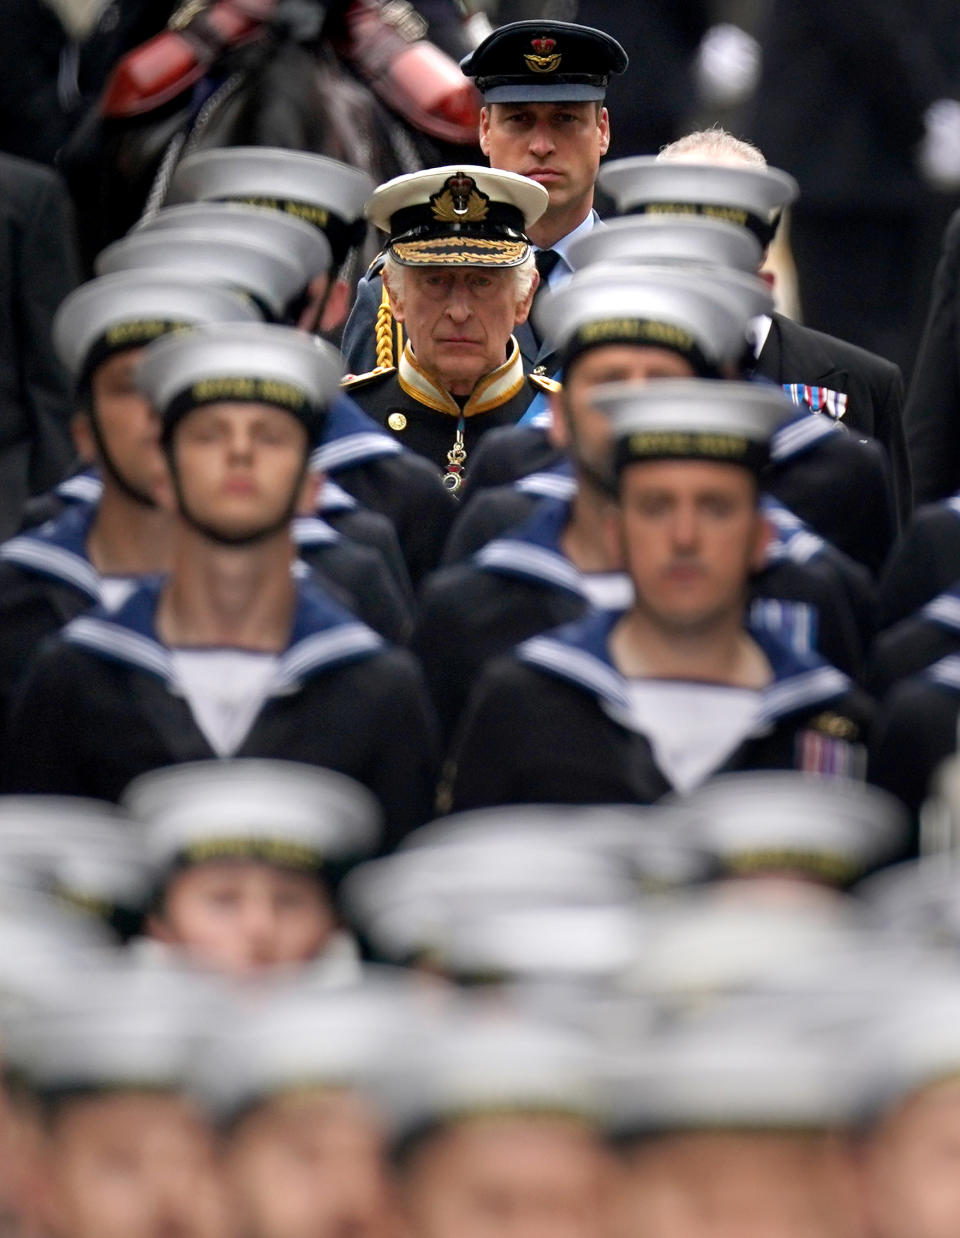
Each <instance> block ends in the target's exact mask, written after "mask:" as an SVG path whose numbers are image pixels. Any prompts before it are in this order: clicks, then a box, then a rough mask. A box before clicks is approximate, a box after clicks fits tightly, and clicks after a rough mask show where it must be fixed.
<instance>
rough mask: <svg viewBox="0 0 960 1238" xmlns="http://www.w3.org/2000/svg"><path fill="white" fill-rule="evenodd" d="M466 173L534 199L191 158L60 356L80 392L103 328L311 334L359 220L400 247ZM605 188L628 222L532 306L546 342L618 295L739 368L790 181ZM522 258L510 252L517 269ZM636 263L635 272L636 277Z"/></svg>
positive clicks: (271, 160) (413, 180) (672, 168)
mask: <svg viewBox="0 0 960 1238" xmlns="http://www.w3.org/2000/svg"><path fill="white" fill-rule="evenodd" d="M464 175H465V176H466V177H467V179H469V180H470V181H471V183H474V184H475V185H476V187H477V188H478V189H479V190H480V191H481V192H482V193H483V194H484V195H486V197H487V198H489V199H490V201H491V202H493V203H494V204H496V203H498V202H500V203H510V204H514V205H516V204H526V203H527V199H526V197H525V196H524V194H523V193H521V192H520V189H518V185H520V187H521V188H524V187H525V188H526V189H528V190H530V191H536V192H537V193H538V194H539V195H540V196H545V195H544V194H543V191H542V189H541V187H540V186H538V185H535V184H534V183H533V182H529V181H527V180H526V178H524V177H519V176H516V175H515V174H513V173H509V172H501V171H496V170H492V169H489V168H482V167H471V166H465V167H454V166H450V167H446V168H437V169H428V170H426V171H424V172H420V173H414V174H410V175H408V176H404V177H400V178H396V179H395V180H394V181H391V182H388V183H387V184H385V185H383V186H380V187H379V188H378V189H376V191H374V186H373V183H372V182H371V181H370V179H369V178H368V177H367V176H365V175H364V174H363V173H360V172H358V171H357V170H356V169H353V168H350V167H348V166H346V165H344V164H340V163H338V162H336V161H333V160H330V159H327V158H324V157H322V156H318V155H310V154H304V153H302V152H296V151H285V150H279V149H273V148H244V147H237V148H228V149H223V150H213V151H204V152H198V153H196V154H194V155H191V156H189V157H188V158H187V159H185V160H184V161H183V163H182V164H181V165H180V167H179V168H178V169H177V172H176V174H175V177H174V179H173V182H172V185H171V189H170V193H169V195H168V202H171V203H173V205H168V206H165V207H164V208H162V209H161V210H159V211H158V212H156V213H154V214H153V215H151V216H148V217H147V218H145V219H144V220H143V221H141V223H139V224H138V225H137V227H136V228H135V229H134V230H133V231H132V232H131V234H130V235H128V236H127V237H125V238H123V239H121V240H120V241H117V242H115V243H114V244H113V245H111V246H109V247H108V248H107V249H106V250H104V251H103V253H102V254H101V255H100V256H99V258H98V261H97V271H98V274H99V276H100V278H98V279H95V280H92V281H90V282H89V283H88V284H86V285H84V286H83V287H82V288H81V289H79V290H78V291H77V292H75V293H74V294H73V295H72V296H70V297H68V298H67V299H66V301H65V302H64V304H63V306H62V307H61V309H60V311H59V313H58V315H57V320H56V323H55V328H54V340H55V344H56V346H57V350H58V352H59V355H60V357H61V359H62V360H63V362H64V363H65V365H66V366H67V368H68V369H69V370H70V371H71V372H72V373H73V374H74V376H75V377H76V378H77V379H78V380H81V381H82V379H83V377H84V376H85V374H87V373H89V371H90V369H91V368H92V365H91V362H94V363H95V361H96V360H97V359H98V358H102V355H103V344H104V340H105V339H106V338H107V337H108V336H109V333H110V332H111V330H113V331H116V330H117V329H118V328H119V327H123V326H125V328H126V335H125V336H124V338H125V339H126V341H127V346H136V345H138V344H143V343H146V342H149V340H150V338H153V337H154V336H156V335H159V334H166V333H167V332H169V331H170V330H175V329H177V328H179V327H185V326H190V325H196V324H200V323H209V322H224V321H231V322H232V321H251V320H253V321H256V320H258V319H266V320H268V321H271V322H274V323H277V322H286V323H300V324H301V325H309V326H315V325H316V315H317V312H318V306H322V303H323V298H324V297H325V296H327V295H329V289H328V287H327V281H328V279H329V277H330V276H331V275H332V274H335V273H336V272H337V271H338V270H339V269H340V267H341V265H342V264H343V261H344V259H345V257H346V255H347V253H348V252H349V250H350V248H351V247H353V246H355V245H357V244H358V243H361V242H362V238H363V236H364V234H365V229H366V223H365V220H364V213H365V214H366V216H367V217H368V218H370V219H372V220H373V221H375V222H376V223H377V225H378V226H379V227H381V228H382V229H384V230H386V232H387V236H388V243H390V241H392V240H393V239H395V238H394V235H393V232H394V229H393V222H394V221H396V220H398V219H399V220H401V221H403V222H402V227H403V228H404V229H405V231H404V232H403V233H402V235H403V236H407V235H409V230H408V228H407V225H408V222H409V217H410V213H411V210H412V209H414V208H416V207H423V208H424V209H426V208H427V207H428V205H429V203H430V201H431V199H432V198H434V197H436V195H437V193H438V192H439V190H440V189H442V187H443V185H444V184H445V183H446V182H447V181H448V180H449V179H450V178H451V177H463V176H464ZM601 180H602V181H603V184H604V186H605V187H606V188H607V190H608V191H609V192H610V193H611V194H612V195H613V197H614V199H615V201H616V203H617V206H618V209H620V210H621V211H623V212H624V213H625V214H626V217H625V218H622V219H618V220H614V221H611V223H610V224H609V225H608V227H606V228H604V229H595V230H594V231H593V232H591V233H590V234H589V235H588V236H586V237H584V238H582V239H581V240H580V241H579V242H577V243H576V244H575V245H573V246H571V251H570V254H569V260H570V262H571V264H572V265H573V266H574V267H575V268H581V267H590V268H591V269H594V268H595V271H593V272H592V276H591V277H588V273H587V272H586V271H584V272H583V273H582V280H581V283H580V284H575V285H574V286H573V287H572V288H569V289H567V290H560V291H559V292H558V293H557V294H555V295H554V296H552V297H550V298H541V299H540V300H539V301H538V306H537V311H536V315H537V318H538V320H539V322H538V325H539V327H540V329H541V333H542V334H543V335H545V336H547V337H549V338H550V339H552V340H554V341H555V343H556V344H557V345H558V346H562V345H563V344H564V342H565V341H566V340H567V339H568V338H569V336H570V335H571V334H573V333H574V332H575V330H576V329H577V327H578V326H579V325H581V323H582V322H583V321H588V320H589V318H590V316H591V313H592V314H594V315H595V314H596V313H597V312H598V309H599V308H600V304H601V297H602V288H601V285H606V286H607V288H608V291H610V290H611V286H619V287H620V288H621V293H620V296H619V298H618V304H619V302H620V301H622V302H624V305H625V306H626V305H627V303H628V302H629V308H630V309H631V316H632V317H637V318H640V317H647V318H649V319H652V320H654V321H665V322H673V323H675V325H677V326H679V327H680V328H682V329H686V330H690V328H691V327H694V328H695V336H696V340H697V343H698V347H699V348H700V350H701V352H703V353H704V354H705V355H706V357H707V358H708V360H710V361H711V362H713V363H714V364H720V363H724V362H726V363H732V362H734V361H736V360H737V359H739V356H740V355H741V354H742V352H743V350H744V339H743V326H744V323H745V322H747V321H749V319H750V318H752V317H754V316H756V315H757V314H760V313H764V312H767V311H768V310H769V309H770V308H771V299H770V294H769V288H768V287H767V285H766V284H764V283H763V282H761V281H759V280H758V279H757V278H756V272H757V269H758V267H759V265H760V261H761V258H762V253H763V244H764V242H765V240H766V239H768V235H769V233H770V231H771V229H772V228H773V227H774V226H775V221H776V219H777V217H778V216H779V213H780V211H781V210H782V209H783V207H784V205H786V204H787V203H789V201H791V200H792V198H793V197H794V196H795V188H796V187H795V185H793V183H792V181H791V179H790V178H789V177H788V176H787V175H786V174H785V173H782V172H780V171H778V170H777V169H771V168H753V167H724V166H722V165H706V164H690V163H682V162H679V163H670V162H667V163H660V162H658V161H657V160H656V159H654V158H646V157H641V158H635V159H629V160H618V161H615V162H613V163H611V164H609V165H607V166H606V167H605V168H604V169H603V170H602V171H601ZM540 210H542V204H540V205H539V207H538V208H537V209H536V210H533V208H531V207H530V206H529V205H526V207H525V212H526V214H527V215H530V218H529V219H527V221H526V222H527V225H528V226H529V223H530V222H531V221H532V219H533V218H534V217H535V215H536V214H538V213H539V211H540ZM531 211H533V213H532V214H531ZM428 213H429V212H428ZM498 220H499V217H498V218H497V219H494V218H493V215H491V222H489V224H488V223H487V222H485V221H483V220H481V221H479V222H473V223H470V224H469V225H466V224H462V223H460V222H457V220H454V221H453V222H452V223H451V222H442V221H436V220H434V221H433V222H432V223H431V224H430V227H431V228H433V229H434V230H436V229H441V230H442V229H443V228H448V229H450V230H452V231H455V232H457V233H460V232H463V231H464V230H465V229H468V230H469V231H470V232H471V233H472V232H476V231H477V230H478V229H479V230H480V231H482V230H483V229H484V228H485V227H489V228H492V229H494V230H496V229H497V228H500V227H503V226H505V225H502V224H501V223H500V222H499V221H498ZM399 226H401V225H400V224H398V227H399ZM415 231H418V234H419V231H422V228H418V229H415ZM507 231H509V232H510V235H511V237H513V238H514V239H516V237H517V233H516V232H515V231H511V230H510V229H507ZM761 234H762V235H763V238H764V240H763V241H761V239H759V238H760V236H761ZM398 235H399V234H398ZM521 236H522V234H521ZM523 239H525V238H523ZM398 252H399V250H398ZM524 253H525V251H524ZM524 253H520V252H519V251H518V257H517V261H520V260H521V259H522V257H523V256H524ZM625 264H626V265H625ZM635 264H639V268H640V269H638V270H637V271H634V272H631V267H633V266H634V265H635ZM615 267H616V269H614V268H615ZM641 269H642V273H643V278H644V279H645V280H646V282H647V283H648V284H649V285H650V288H649V291H648V292H647V293H645V294H644V299H643V300H642V302H641V303H638V302H636V300H635V299H634V300H633V301H630V299H629V297H628V287H629V286H634V285H636V283H637V279H638V278H640V275H641ZM707 272H709V276H710V278H709V280H705V279H704V278H703V276H704V275H705V274H706V273H707ZM631 274H633V275H634V276H636V278H631ZM654 276H656V277H657V278H654ZM591 279H592V283H591ZM591 287H592V289H593V295H592V296H591V293H590V288H591ZM635 296H636V293H634V297H635ZM311 298H313V309H312V310H311V308H310V306H311ZM594 302H595V304H594ZM607 308H608V309H609V308H610V304H609V303H608V306H607ZM614 308H617V306H614ZM136 322H140V323H141V324H142V325H143V333H142V334H141V335H139V336H137V335H136V334H135V333H134V334H131V331H132V330H133V327H132V325H131V324H135V323H136Z"/></svg>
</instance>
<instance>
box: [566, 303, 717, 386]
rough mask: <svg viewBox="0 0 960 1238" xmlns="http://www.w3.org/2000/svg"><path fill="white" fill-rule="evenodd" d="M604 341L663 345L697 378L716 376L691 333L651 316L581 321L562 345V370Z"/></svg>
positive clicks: (608, 342) (656, 346) (645, 346)
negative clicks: (688, 366)
mask: <svg viewBox="0 0 960 1238" xmlns="http://www.w3.org/2000/svg"><path fill="white" fill-rule="evenodd" d="M606 344H632V345H635V346H637V347H639V348H665V349H668V350H669V351H670V352H675V353H677V354H678V355H679V356H681V357H683V359H684V360H685V361H688V362H689V363H690V366H691V368H692V369H693V372H694V374H695V375H697V376H698V377H700V378H716V377H717V376H718V370H717V367H716V366H715V365H714V364H713V362H711V361H709V360H708V359H707V357H706V355H705V354H704V352H703V350H702V349H701V348H700V345H699V344H698V343H697V341H696V339H695V338H694V337H693V335H692V334H691V333H690V332H689V331H686V330H684V329H683V327H678V326H676V325H675V324H673V323H670V322H658V321H656V320H654V319H651V318H629V317H624V316H617V317H614V318H603V319H597V320H596V321H594V322H585V323H583V324H582V325H581V326H580V327H578V329H577V330H576V332H575V333H574V334H573V336H572V337H571V338H570V339H569V340H568V341H567V343H566V344H565V346H564V348H563V354H562V369H563V370H564V371H567V370H568V369H569V368H570V366H571V365H572V364H573V362H574V361H575V360H576V359H577V357H579V356H580V354H581V353H584V352H588V351H589V350H590V349H591V348H601V347H603V346H604V345H606Z"/></svg>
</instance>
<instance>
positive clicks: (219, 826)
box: [124, 760, 380, 880]
mask: <svg viewBox="0 0 960 1238" xmlns="http://www.w3.org/2000/svg"><path fill="white" fill-rule="evenodd" d="M124 805H125V806H126V808H127V810H128V811H129V813H130V815H131V817H133V818H134V819H135V820H138V821H141V822H143V825H144V845H145V849H146V853H147V857H148V862H149V863H150V865H151V868H152V870H153V872H154V873H155V875H156V877H157V878H158V879H159V880H162V879H163V877H164V876H165V875H166V874H167V873H168V872H169V871H170V869H171V868H172V867H173V866H174V865H184V864H199V863H202V862H203V861H205V860H217V859H224V858H230V859H238V858H239V859H253V860H261V861H264V862H266V863H272V864H278V865H280V866H282V867H289V868H298V869H305V870H308V871H313V872H316V871H318V870H319V869H321V868H322V867H324V866H325V865H327V864H333V865H336V864H338V863H343V862H345V861H348V860H352V859H356V858H358V857H360V856H363V855H368V854H369V853H370V852H372V851H373V850H374V848H375V847H376V844H377V842H378V840H379V834H380V809H379V806H378V804H377V802H376V800H375V799H374V797H373V795H372V794H371V793H370V792H369V791H368V790H367V789H366V788H365V787H362V786H360V785H359V784H358V783H356V782H354V781H353V779H351V778H347V777H346V775H344V774H337V773H334V772H333V771H331V770H326V769H320V768H317V767H315V766H312V765H301V764H298V763H296V762H293V761H268V760H225V761H199V762H195V763H190V764H186V765H176V766H171V767H169V768H168V769H162V770H156V771H153V772H151V773H148V774H143V775H141V777H139V778H137V779H135V780H134V781H133V782H132V783H131V784H130V786H129V787H128V788H127V790H126V791H125V793H124Z"/></svg>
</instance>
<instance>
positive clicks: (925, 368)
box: [904, 211, 960, 503]
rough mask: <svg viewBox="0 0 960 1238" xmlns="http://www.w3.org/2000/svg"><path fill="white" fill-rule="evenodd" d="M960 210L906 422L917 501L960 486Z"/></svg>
mask: <svg viewBox="0 0 960 1238" xmlns="http://www.w3.org/2000/svg"><path fill="white" fill-rule="evenodd" d="M958 288H960V211H957V212H956V214H954V215H953V217H952V218H951V220H950V223H949V224H948V225H947V230H946V232H945V234H944V237H943V245H942V248H941V251H940V261H939V264H938V265H937V270H936V274H935V275H934V279H933V289H932V292H931V295H930V307H929V309H928V311H927V322H926V326H925V328H924V332H923V340H922V342H921V344H920V352H919V355H918V357H917V363H916V366H915V367H914V371H913V379H912V381H911V383H910V391H909V394H908V396H907V404H906V409H905V411H904V422H905V425H906V434H907V447H908V449H909V452H910V466H911V468H912V470H913V488H914V495H915V497H916V501H917V503H931V502H934V501H936V500H937V499H945V498H948V497H949V496H950V495H951V494H953V493H954V492H955V491H956V490H960V318H958V315H957V292H958Z"/></svg>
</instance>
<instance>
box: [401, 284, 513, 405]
mask: <svg viewBox="0 0 960 1238" xmlns="http://www.w3.org/2000/svg"><path fill="white" fill-rule="evenodd" d="M535 284H536V281H534V285H535ZM533 292H534V288H531V290H530V292H529V293H528V295H527V296H525V297H524V298H523V299H522V300H519V299H518V297H517V273H516V271H515V270H514V269H513V268H509V269H507V270H495V269H490V268H486V267H466V268H459V267H434V268H431V267H406V268H405V269H404V273H403V278H402V284H401V287H400V288H399V289H394V288H393V287H390V300H391V304H392V305H393V312H394V317H395V318H396V319H397V321H398V322H402V323H403V324H404V325H405V327H406V331H407V336H408V338H409V340H410V346H411V347H412V349H413V351H414V353H415V354H416V358H417V361H418V362H419V363H420V365H422V366H423V367H424V369H425V370H427V371H428V372H429V373H430V374H432V375H434V376H436V378H437V379H438V380H439V382H440V385H441V386H442V387H444V388H445V389H446V390H447V391H449V392H450V393H451V395H469V394H470V392H471V391H473V389H474V387H475V386H476V385H477V383H478V382H479V381H480V379H481V378H483V377H484V375H486V374H490V373H491V372H492V371H493V370H495V369H497V367H498V366H501V365H503V363H504V361H505V360H506V357H507V344H508V342H509V340H510V336H511V334H512V332H513V329H514V327H515V326H517V325H518V324H519V323H521V322H524V321H525V319H526V317H527V314H528V313H529V311H530V303H531V301H532V300H533Z"/></svg>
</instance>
